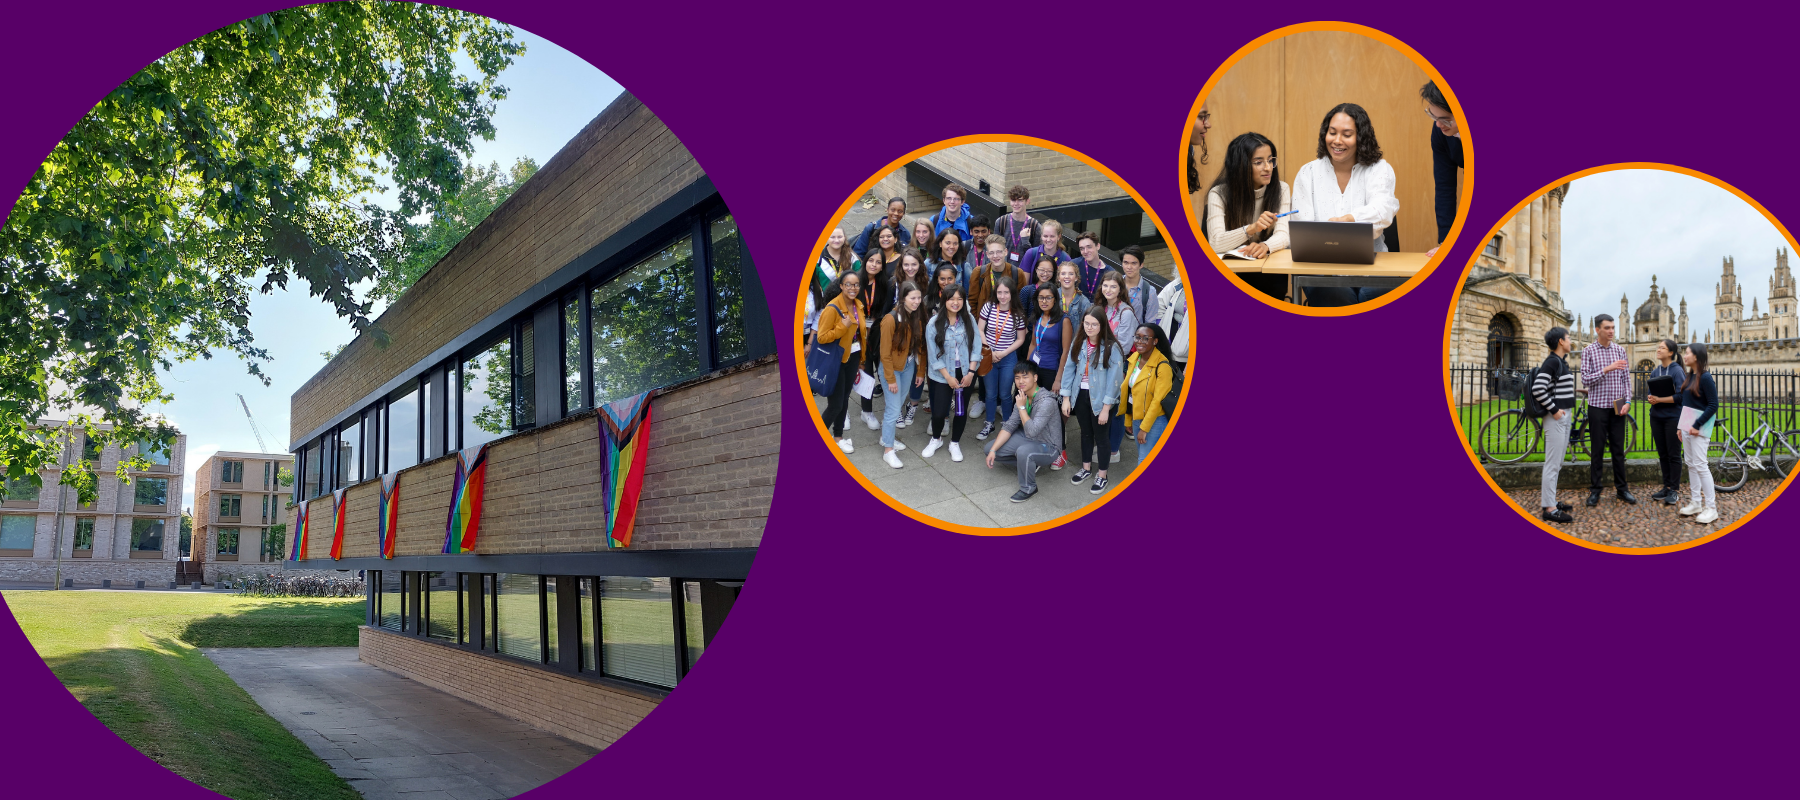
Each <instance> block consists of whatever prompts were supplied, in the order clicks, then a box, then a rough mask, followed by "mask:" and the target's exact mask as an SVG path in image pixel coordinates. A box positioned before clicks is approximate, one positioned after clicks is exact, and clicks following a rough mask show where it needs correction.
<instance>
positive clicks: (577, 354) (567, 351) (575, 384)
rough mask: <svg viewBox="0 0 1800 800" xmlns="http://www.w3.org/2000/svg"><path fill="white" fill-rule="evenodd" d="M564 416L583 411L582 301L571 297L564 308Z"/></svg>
mask: <svg viewBox="0 0 1800 800" xmlns="http://www.w3.org/2000/svg"><path fill="white" fill-rule="evenodd" d="M562 368H563V370H562V383H563V415H564V416H567V415H568V414H569V413H571V412H574V411H578V410H580V409H581V407H582V405H581V299H580V298H578V297H571V298H569V299H567V300H564V301H563V306H562Z"/></svg>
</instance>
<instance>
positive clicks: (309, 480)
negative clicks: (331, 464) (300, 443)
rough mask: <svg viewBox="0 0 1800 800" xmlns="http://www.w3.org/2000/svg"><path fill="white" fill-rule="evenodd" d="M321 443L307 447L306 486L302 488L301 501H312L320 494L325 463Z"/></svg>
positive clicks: (314, 443)
mask: <svg viewBox="0 0 1800 800" xmlns="http://www.w3.org/2000/svg"><path fill="white" fill-rule="evenodd" d="M321 444H322V443H321V442H313V443H312V444H309V445H307V446H306V450H305V452H304V453H303V455H304V456H305V457H306V485H305V486H304V487H302V491H301V494H300V499H301V500H311V499H312V498H315V497H318V496H319V494H320V489H319V486H320V483H319V477H320V476H319V470H320V469H321V468H322V467H323V465H324V463H325V459H324V453H323V452H322V451H321V449H320V447H321Z"/></svg>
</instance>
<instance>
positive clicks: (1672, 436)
mask: <svg viewBox="0 0 1800 800" xmlns="http://www.w3.org/2000/svg"><path fill="white" fill-rule="evenodd" d="M1427 85H1428V86H1429V85H1430V84H1427ZM1680 349H1681V346H1680V345H1678V344H1676V343H1675V340H1674V339H1664V340H1662V343H1661V344H1659V345H1657V346H1656V364H1657V365H1656V366H1655V367H1653V368H1651V370H1650V378H1651V380H1654V379H1656V378H1668V379H1670V380H1671V381H1673V383H1674V386H1675V391H1674V392H1671V393H1669V394H1668V395H1665V396H1657V395H1646V396H1645V398H1644V399H1645V400H1648V401H1649V402H1650V438H1651V439H1653V440H1655V441H1656V460H1657V463H1658V464H1659V465H1661V466H1662V488H1661V489H1658V490H1657V492H1656V494H1653V495H1650V499H1651V500H1661V501H1663V503H1664V504H1665V505H1671V506H1673V505H1680V502H1681V501H1680V500H1678V499H1677V498H1679V497H1680V496H1681V472H1682V468H1683V465H1682V454H1681V430H1680V428H1679V424H1678V423H1679V422H1680V420H1681V401H1680V399H1679V398H1677V397H1676V395H1678V394H1680V393H1681V387H1683V386H1686V385H1687V372H1686V371H1685V370H1683V369H1682V368H1681V365H1680V364H1677V363H1675V354H1676V353H1677V352H1679V351H1680Z"/></svg>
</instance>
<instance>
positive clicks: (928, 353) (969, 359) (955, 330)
mask: <svg viewBox="0 0 1800 800" xmlns="http://www.w3.org/2000/svg"><path fill="white" fill-rule="evenodd" d="M940 313H941V312H940ZM938 316H939V314H933V315H931V319H929V320H927V321H926V322H925V363H926V365H927V366H928V367H929V368H930V370H931V379H932V380H934V381H937V382H938V383H944V382H945V381H944V373H943V372H942V371H941V370H948V371H949V372H950V374H952V375H954V374H956V361H957V360H958V359H959V358H960V359H961V360H962V365H963V366H962V369H963V372H973V371H974V370H975V368H976V367H978V366H980V365H981V349H980V348H981V339H980V338H978V337H977V336H976V335H975V331H974V327H973V326H971V327H970V329H969V331H968V332H967V333H966V334H965V333H964V331H963V326H962V325H960V324H956V321H955V320H947V321H946V324H945V325H944V346H943V347H938V342H937V319H938ZM1113 382H1114V383H1117V382H1118V380H1117V378H1115V379H1114V381H1113Z"/></svg>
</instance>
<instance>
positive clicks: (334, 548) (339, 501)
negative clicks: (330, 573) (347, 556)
mask: <svg viewBox="0 0 1800 800" xmlns="http://www.w3.org/2000/svg"><path fill="white" fill-rule="evenodd" d="M348 491H350V490H349V489H339V490H337V491H335V492H332V493H331V560H332V561H336V560H338V559H340V558H343V557H344V506H346V505H348V503H345V502H344V493H346V492H348Z"/></svg>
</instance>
